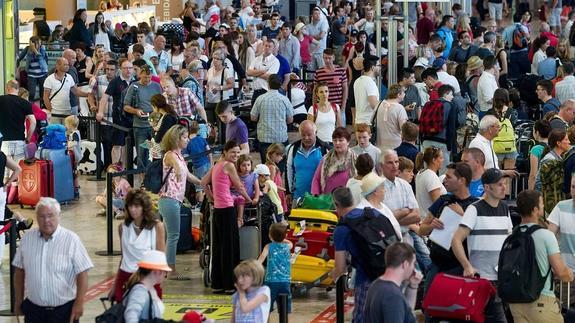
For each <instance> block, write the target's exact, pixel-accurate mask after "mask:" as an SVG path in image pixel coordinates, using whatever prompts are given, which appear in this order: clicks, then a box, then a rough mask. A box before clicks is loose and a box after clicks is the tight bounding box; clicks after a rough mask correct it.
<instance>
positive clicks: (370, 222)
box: [338, 207, 399, 281]
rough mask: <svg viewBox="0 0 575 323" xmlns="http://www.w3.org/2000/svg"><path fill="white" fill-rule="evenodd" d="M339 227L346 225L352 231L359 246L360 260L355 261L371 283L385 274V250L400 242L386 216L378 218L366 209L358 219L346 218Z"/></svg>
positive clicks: (368, 208)
mask: <svg viewBox="0 0 575 323" xmlns="http://www.w3.org/2000/svg"><path fill="white" fill-rule="evenodd" d="M338 225H345V226H347V227H348V228H349V229H350V231H351V236H352V238H353V241H354V242H355V243H356V245H357V249H358V251H359V255H360V257H359V258H360V259H355V260H354V261H357V263H359V265H360V266H361V268H362V269H363V272H364V273H365V274H366V275H367V277H368V278H369V280H370V281H372V280H374V279H376V278H377V277H379V276H381V275H382V274H383V273H384V272H385V250H386V249H387V247H389V246H390V245H392V244H394V243H395V242H398V241H399V237H397V234H396V233H395V230H394V229H393V225H392V224H391V222H390V221H389V219H388V218H387V217H385V216H384V215H379V216H376V215H375V214H374V212H373V209H372V208H370V207H366V208H364V209H363V214H362V216H360V217H358V218H351V219H350V218H347V217H344V218H342V219H341V220H340V223H339V224H338Z"/></svg>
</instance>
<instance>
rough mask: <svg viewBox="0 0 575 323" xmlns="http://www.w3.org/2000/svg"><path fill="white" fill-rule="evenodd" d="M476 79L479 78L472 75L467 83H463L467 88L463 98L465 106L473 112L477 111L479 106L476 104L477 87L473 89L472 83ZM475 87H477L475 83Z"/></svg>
mask: <svg viewBox="0 0 575 323" xmlns="http://www.w3.org/2000/svg"><path fill="white" fill-rule="evenodd" d="M478 77H479V76H477V75H472V76H471V77H470V78H468V79H467V81H465V86H466V87H467V92H466V93H465V98H466V99H467V104H468V105H469V106H470V107H471V109H472V110H473V111H479V104H478V103H477V86H476V87H473V81H474V80H475V79H477V78H478ZM478 82H479V80H478ZM475 85H477V83H476V84H475ZM462 95H463V94H462Z"/></svg>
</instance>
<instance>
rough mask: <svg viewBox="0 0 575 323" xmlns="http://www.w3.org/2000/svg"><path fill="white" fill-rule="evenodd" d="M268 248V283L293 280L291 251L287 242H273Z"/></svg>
mask: <svg viewBox="0 0 575 323" xmlns="http://www.w3.org/2000/svg"><path fill="white" fill-rule="evenodd" d="M268 246H269V247H268V248H269V250H268V265H267V268H266V279H265V281H266V283H289V282H290V281H291V264H290V259H291V253H290V248H289V245H288V244H287V243H283V242H279V243H278V242H273V241H272V242H271V243H270V244H269V245H268Z"/></svg>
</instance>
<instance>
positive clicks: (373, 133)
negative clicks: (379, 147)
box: [369, 100, 383, 145]
mask: <svg viewBox="0 0 575 323" xmlns="http://www.w3.org/2000/svg"><path fill="white" fill-rule="evenodd" d="M382 103H383V100H381V101H379V104H378V105H377V107H376V108H375V111H374V112H373V118H371V125H370V127H371V138H369V142H371V143H372V144H374V145H375V142H376V141H377V112H378V111H379V107H380V106H381V104H382Z"/></svg>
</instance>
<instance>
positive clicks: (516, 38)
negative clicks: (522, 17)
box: [511, 24, 529, 49]
mask: <svg viewBox="0 0 575 323" xmlns="http://www.w3.org/2000/svg"><path fill="white" fill-rule="evenodd" d="M528 46H529V40H528V38H527V33H526V32H525V30H523V26H521V24H515V29H514V30H513V44H512V45H511V49H524V48H527V47H528Z"/></svg>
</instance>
